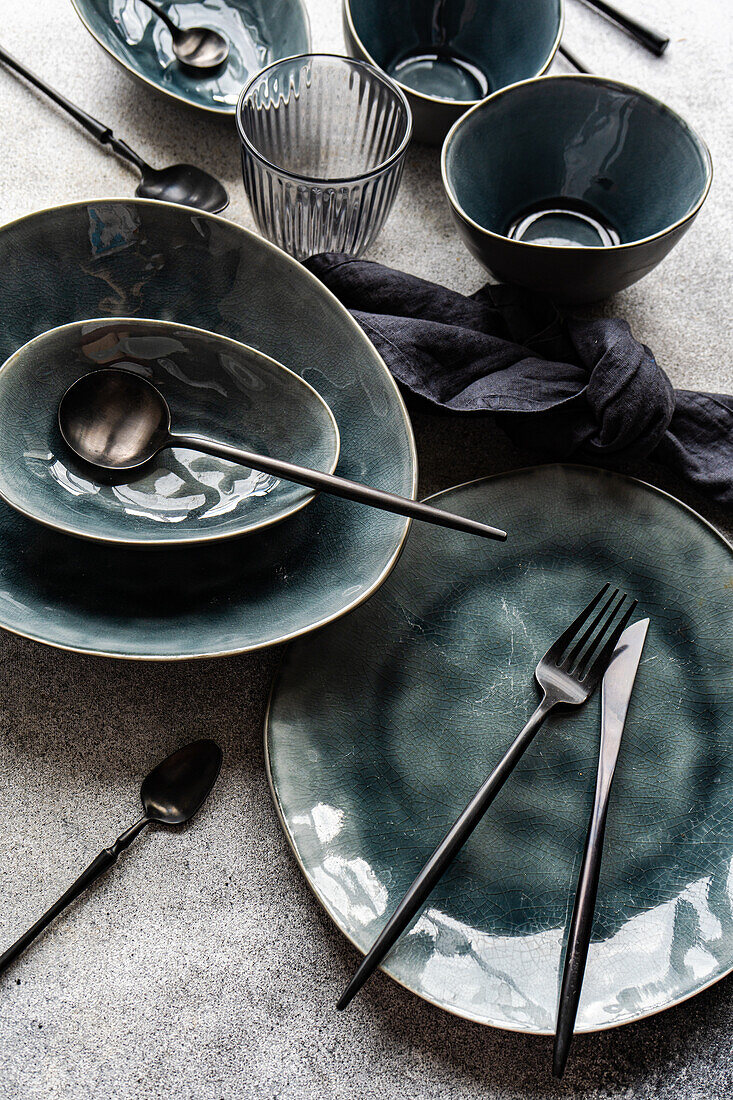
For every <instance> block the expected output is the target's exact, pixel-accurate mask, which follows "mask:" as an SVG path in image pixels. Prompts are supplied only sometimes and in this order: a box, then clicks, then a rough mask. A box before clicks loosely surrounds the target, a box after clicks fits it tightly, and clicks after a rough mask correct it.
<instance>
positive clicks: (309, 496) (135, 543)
mask: <svg viewBox="0 0 733 1100" xmlns="http://www.w3.org/2000/svg"><path fill="white" fill-rule="evenodd" d="M108 323H109V324H115V323H116V324H119V325H123V324H125V325H132V326H135V325H156V326H160V327H161V328H169V329H179V330H180V329H183V330H184V331H185V332H186V333H194V334H196V335H197V336H205V337H207V338H208V337H211V338H213V339H214V340H216V341H222V342H223V343H224V344H231V345H234V346H235V347H236V348H240V349H242V348H243V349H244V350H245V351H248V352H251V353H253V354H254V355H255V356H257V357H258V358H260V359H266V360H267V362H268V364H270V365H272V366H275V367H277V370H278V371H282V372H283V373H284V374H288V375H290V376H291V377H292V378H296V379H297V381H298V383H299V384H300V385H302V386H304V387H305V389H307V390H310V392H311V394H314V395H315V397H316V398H317V400H318V402H319V403H320V404H321V405H322V406H323V408H324V409H325V410H326V414H327V419H328V421H329V423H330V424H331V428H332V430H333V434H334V437H335V448H334V454H333V457H332V459H331V460H330V463H329V466H328V469H327V470H325V471H324V472H325V473H328V474H332V473H333V472H334V470H335V469H336V467H337V466H338V461H339V457H340V454H341V432H340V431H339V426H338V424H337V422H336V417H335V416H334V415H333V412H332V410H331V406H330V405H329V404H328V402H327V401H326V400H325V398H324V397H322V396H321V394H320V393H319V392H318V390H317V389H316V388H315V386H312V385H311V384H310V382H307V381H306V380H305V378H303V377H302V376H301V375H299V374H298V373H297V372H296V371H294V370H291V369H290V367H286V366H285V364H284V363H281V362H280V361H279V360H278V359H274V358H273V357H272V356H271V355H267V354H266V353H265V352H264V351H260V350H259V349H258V348H255V347H253V346H252V344H245V343H244V342H243V341H242V340H234V339H232V338H231V337H230V336H222V335H221V334H220V333H218V332H212V331H211V330H210V329H204V328H199V327H198V326H197V325H186V324H183V323H179V322H178V321H159V320H157V319H156V318H155V317H123V316H119V317H118V316H114V317H89V318H83V319H81V320H79V321H66V322H65V323H64V324H63V325H54V327H53V328H50V329H46V331H45V332H39V333H38V335H37V336H32V337H31V339H30V340H26V342H25V343H24V344H21V346H20V347H19V348H16V350H15V351H14V352H12V353H11V354H10V355H9V356H8V357H7V359H6V360H5V361H4V362H3V363H0V375H2V374H3V373H4V372H5V371H6V370H7V369H8V368H10V369H11V370H12V363H13V361H14V360H15V359H16V358H17V357H18V356H19V355H20V354H21V352H24V351H25V350H26V348H29V347H30V346H31V345H32V344H35V343H36V342H40V341H42V340H44V339H45V338H46V337H47V336H50V335H51V334H52V333H57V332H62V331H63V330H64V329H75V328H79V327H80V326H81V325H102V324H108ZM97 369H100V368H96V367H92V369H91V370H90V371H89V373H90V374H91V373H94V371H95V370H97ZM80 377H81V375H80ZM181 449H185V448H181ZM281 480H283V479H281ZM318 494H319V490H318V489H310V490H308V492H306V494H305V495H304V497H303V499H302V500H299V501H297V502H296V503H295V504H292V505H290V507H288V508H286V509H285V511H282V512H278V514H277V515H275V516H272V517H271V518H270V519H263V520H259V521H258V522H256V523H253V524H250V525H249V526H248V527H243V528H241V529H240V530H236V529H235V530H233V531H226V532H224V533H223V534H200V535H191V536H189V537H187V538H167V539H160V538H151V539H136V538H133V537H130V538H125V537H124V536H121V535H94V534H90V533H89V532H88V531H82V530H81V529H80V528H79V527H78V526H77V527H74V526H73V525H72V524H71V523H64V522H62V521H59V522H55V521H53V520H51V519H48V518H46V517H45V516H42V515H40V514H39V513H38V512H34V511H32V510H31V509H30V508H26V507H24V506H23V504H22V503H20V502H19V501H16V500H12V501H11V499H10V497H9V495H8V494H7V493H5V492H4V491H3V487H2V483H0V501H3V502H4V503H5V504H7V505H9V506H10V507H11V508H13V509H15V511H16V512H18V513H19V514H20V515H21V516H25V517H26V519H30V520H32V521H33V522H34V523H40V524H41V526H43V527H47V528H48V529H49V530H50V531H56V532H58V533H60V534H63V535H71V536H72V537H73V538H79V539H84V540H85V541H87V542H95V543H99V544H101V545H103V546H127V547H130V548H138V549H140V550H144V549H146V548H150V549H153V548H155V547H157V548H159V549H163V548H165V547H172V546H202V545H207V544H209V543H212V542H225V541H226V540H227V539H233V538H243V537H246V536H247V535H251V534H254V533H255V532H256V531H263V530H265V528H267V527H272V526H273V525H274V524H276V523H281V522H282V521H283V520H285V519H288V518H289V517H290V516H293V515H296V514H297V513H298V512H300V511H302V510H303V508H306V507H307V506H308V505H309V504H311V503H312V502H313V501H314V500H315V498H316V497H317V496H318Z"/></svg>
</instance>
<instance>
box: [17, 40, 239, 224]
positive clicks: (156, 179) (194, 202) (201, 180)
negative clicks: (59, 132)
mask: <svg viewBox="0 0 733 1100" xmlns="http://www.w3.org/2000/svg"><path fill="white" fill-rule="evenodd" d="M0 61H4V62H5V64H6V65H7V66H8V67H9V68H10V69H14V70H15V72H17V73H20V75H21V76H23V77H25V79H26V80H28V81H29V82H30V83H31V84H33V85H34V86H35V87H36V88H39V89H40V91H42V92H44V93H45V94H46V95H47V96H49V97H50V98H51V99H52V100H53V101H54V103H58V105H59V107H62V108H63V109H64V110H65V111H68V113H69V114H70V115H71V116H72V117H73V118H75V119H76V121H77V122H79V123H81V125H82V126H83V127H84V129H85V130H88V131H89V133H90V134H92V135H93V136H94V137H95V138H96V139H97V141H99V142H101V143H102V145H109V146H111V147H112V149H114V151H115V153H117V155H118V156H120V157H124V159H125V160H127V161H129V162H130V164H134V165H135V167H136V168H137V169H138V171H139V172H140V174H141V176H142V178H141V180H140V182H139V184H138V185H137V188H136V190H135V194H136V195H137V196H138V198H141V199H161V200H162V201H163V202H176V203H179V204H180V205H181V206H193V207H195V208H196V209H197V210H207V211H208V212H209V213H210V214H218V213H219V212H220V211H221V210H223V209H224V208H225V207H226V206H228V204H229V196H228V194H227V193H226V190H225V189H224V188H223V187H222V185H221V184H220V183H219V181H218V180H217V179H214V177H213V176H211V175H209V173H208V172H204V170H203V168H196V167H195V166H194V165H193V164H172V165H170V167H169V168H152V167H151V166H150V165H149V164H147V163H146V161H144V160H143V158H142V157H141V156H140V155H139V154H138V153H136V152H135V151H134V149H131V148H130V146H129V145H128V144H127V143H126V142H124V141H121V140H120V138H116V137H115V136H114V134H113V133H112V131H111V129H110V128H109V126H105V125H104V123H103V122H100V121H99V120H98V119H96V118H93V117H92V116H91V115H88V114H87V113H86V111H82V109H81V107H77V106H76V104H74V103H72V102H71V101H70V100H68V99H66V97H65V96H62V95H61V93H60V92H57V91H56V89H55V88H52V87H51V85H50V84H47V83H46V82H45V80H41V78H40V77H39V76H36V75H35V73H32V72H31V71H30V69H26V67H25V65H23V64H21V62H20V61H17V60H16V59H15V58H14V57H13V55H12V54H9V53H8V51H7V50H5V49H3V47H2V46H0Z"/></svg>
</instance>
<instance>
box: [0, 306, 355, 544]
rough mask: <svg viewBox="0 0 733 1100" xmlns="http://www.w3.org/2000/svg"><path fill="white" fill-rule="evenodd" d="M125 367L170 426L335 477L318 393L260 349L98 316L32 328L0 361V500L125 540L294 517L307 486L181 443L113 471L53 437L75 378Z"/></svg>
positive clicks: (333, 444)
mask: <svg viewBox="0 0 733 1100" xmlns="http://www.w3.org/2000/svg"><path fill="white" fill-rule="evenodd" d="M112 366H113V367H116V368H118V369H121V370H129V371H133V372H134V373H136V374H141V375H142V376H143V377H144V378H147V379H148V380H149V381H150V382H152V383H153V384H154V385H155V386H157V387H158V389H159V390H160V391H161V393H162V394H163V396H164V397H165V399H166V401H167V402H168V407H169V408H170V410H171V417H172V422H173V430H174V431H181V432H189V433H192V434H195V435H203V436H207V437H208V438H210V439H216V440H219V441H220V442H222V443H227V444H229V445H231V446H235V447H236V446H241V447H245V448H247V449H248V450H252V451H257V452H259V453H262V454H268V455H272V456H274V457H277V458H284V459H286V460H287V461H290V462H297V463H299V464H300V465H301V466H308V467H310V468H312V469H316V470H324V471H326V472H327V473H332V472H333V471H334V469H335V468H336V463H337V461H338V453H339V433H338V427H337V426H336V421H335V420H334V418H333V415H332V413H331V410H330V409H329V407H328V405H326V403H325V401H324V400H323V398H321V397H320V396H319V394H318V393H316V391H315V390H314V389H313V387H312V386H309V385H308V383H307V382H305V381H304V380H303V379H302V378H300V377H299V376H298V375H297V374H294V373H293V372H292V371H289V370H287V369H286V368H285V367H283V366H282V364H280V363H277V362H276V361H275V360H274V359H270V358H269V356H267V355H263V354H262V353H261V352H258V351H255V350H254V348H249V347H246V346H245V345H244V344H240V343H237V342H236V341H234V340H227V339H225V338H224V337H223V336H217V335H215V334H214V333H211V332H204V331H202V330H201V329H195V328H191V327H189V326H187V325H178V324H175V323H173V322H169V321H152V320H142V319H140V318H101V319H96V320H90V321H76V322H73V323H72V324H68V325H62V326H61V327H59V328H55V329H51V330H50V331H49V332H46V333H43V334H42V335H41V336H37V337H36V338H35V339H34V340H31V341H30V342H29V343H27V344H25V345H24V346H23V347H22V348H19V350H18V351H16V352H15V354H14V355H11V357H10V358H9V359H8V360H7V361H6V363H5V364H4V365H3V367H2V368H1V369H0V497H2V498H3V499H4V500H5V501H7V503H8V504H10V505H11V506H12V507H13V508H16V509H17V510H18V511H19V512H21V513H22V514H23V515H25V516H28V517H29V518H30V519H35V520H37V521H38V522H39V523H45V524H46V525H47V526H49V527H53V528H55V529H56V530H58V531H64V532H66V533H67V534H71V535H78V536H80V537H82V538H89V539H94V540H96V541H98V542H115V543H122V544H124V545H127V546H133V545H137V546H172V545H175V544H177V543H184V542H185V543H191V542H211V541H213V540H215V539H222V538H229V537H231V536H233V535H241V534H244V533H252V532H254V531H258V530H261V529H262V528H264V527H269V526H270V525H271V524H273V523H277V522H278V521H280V520H283V519H285V518H286V517H287V516H290V515H293V513H294V512H297V511H299V510H300V509H301V508H304V507H305V506H306V505H307V504H309V503H310V501H312V500H313V499H314V497H315V495H316V494H315V492H314V491H313V490H312V489H308V488H306V487H305V486H303V485H296V484H294V483H293V482H288V481H281V480H279V479H278V478H276V477H271V476H270V475H268V474H263V473H259V472H258V471H256V470H250V469H245V468H244V467H242V466H239V465H237V464H236V463H233V462H227V461H225V460H224V459H221V458H215V457H214V456H212V455H205V454H201V453H200V452H198V451H191V450H187V449H185V448H182V447H174V448H167V449H166V450H164V451H161V452H160V453H159V454H157V455H156V456H155V458H154V459H152V461H151V462H149V463H147V464H146V465H145V466H144V467H142V468H141V469H139V470H134V471H130V472H128V473H126V474H124V475H120V476H118V477H116V478H114V477H111V475H108V474H106V473H105V472H102V473H101V474H100V471H97V470H93V469H92V468H91V467H88V466H87V465H86V464H85V463H82V462H80V461H79V460H78V459H76V457H75V456H74V455H73V454H72V453H71V451H70V450H69V448H68V447H67V446H66V445H65V443H64V441H63V439H62V438H61V435H60V432H59V429H58V422H57V413H58V408H59V403H60V401H61V398H62V397H63V395H64V393H65V392H66V390H67V389H68V388H69V386H71V385H72V384H73V383H74V382H76V380H77V379H78V378H81V377H82V376H83V375H85V374H87V373H89V371H94V370H98V369H100V368H103V367H112Z"/></svg>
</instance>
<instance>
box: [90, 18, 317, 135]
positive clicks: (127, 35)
mask: <svg viewBox="0 0 733 1100" xmlns="http://www.w3.org/2000/svg"><path fill="white" fill-rule="evenodd" d="M72 3H73V5H74V7H75V9H76V12H77V14H78V16H79V18H80V19H81V20H82V22H83V23H84V25H85V27H86V28H87V30H88V31H90V33H91V34H92V35H93V36H94V37H95V38H96V40H97V42H99V44H100V46H103V47H104V49H105V50H106V51H107V53H109V54H111V56H112V57H113V58H114V59H115V60H116V61H118V62H119V63H120V64H121V65H122V66H123V67H124V68H125V69H127V70H128V71H129V72H131V73H133V74H134V75H135V76H138V77H140V78H141V79H142V80H144V81H145V82H146V83H147V84H152V85H154V86H155V87H156V88H159V89H160V91H162V92H165V93H166V94H167V95H171V96H173V97H174V98H175V99H181V100H183V101H184V102H186V103H190V104H191V105H192V106H194V107H202V108H204V109H206V110H208V111H216V112H217V113H219V114H230V115H233V114H234V109H235V107H236V105H237V99H238V98H239V93H240V91H241V90H242V85H243V84H246V82H247V80H248V79H249V77H250V76H251V75H252V74H253V73H256V72H257V70H258V69H261V68H262V67H263V66H264V65H269V63H270V62H271V61H275V60H276V59H277V58H279V57H289V56H290V55H291V54H296V53H304V52H305V51H306V50H308V49H310V28H309V25H308V16H307V14H306V10H305V7H304V5H303V3H302V0H158V3H159V5H160V7H161V8H163V10H164V11H166V12H168V13H169V14H170V16H171V18H172V19H173V20H174V21H175V22H177V23H179V24H180V26H181V27H184V28H185V27H211V28H213V29H214V30H217V31H219V32H220V33H221V34H223V35H224V36H225V37H226V39H227V41H228V42H229V46H230V49H229V56H228V58H227V60H226V61H225V62H224V64H223V65H221V66H220V67H219V68H217V69H214V70H212V71H205V70H201V69H198V70H196V69H191V68H187V67H186V66H184V65H181V63H180V62H179V61H178V60H177V59H176V57H175V56H174V54H173V48H172V42H171V35H170V31H169V30H168V29H167V27H166V26H165V25H164V24H163V22H162V20H160V19H159V18H158V17H157V16H156V15H155V14H154V13H153V12H152V11H151V10H150V8H148V7H147V6H146V5H145V4H143V3H141V0H72Z"/></svg>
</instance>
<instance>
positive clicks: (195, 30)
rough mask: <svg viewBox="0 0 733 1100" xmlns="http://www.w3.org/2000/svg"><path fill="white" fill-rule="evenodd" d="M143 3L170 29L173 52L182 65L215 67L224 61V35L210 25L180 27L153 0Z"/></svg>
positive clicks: (226, 52) (145, 0) (225, 48)
mask: <svg viewBox="0 0 733 1100" xmlns="http://www.w3.org/2000/svg"><path fill="white" fill-rule="evenodd" d="M143 4H145V5H146V6H147V7H148V8H150V10H151V11H152V12H154V13H155V14H156V15H157V16H158V18H159V19H161V20H162V21H163V22H164V23H165V25H166V27H167V28H168V30H169V31H170V36H171V46H172V48H173V54H174V56H175V57H176V58H177V60H178V61H180V63H181V64H182V65H188V66H190V67H191V68H192V69H216V68H217V67H218V66H219V65H222V64H223V63H224V62H225V61H226V59H227V57H228V56H229V43H228V42H227V40H226V38H225V37H224V35H222V34H219V32H218V31H214V30H212V29H211V28H210V27H180V26H179V25H178V23H174V22H173V20H172V19H171V17H170V15H169V14H168V12H167V11H165V10H164V9H163V8H161V7H160V6H159V5H158V4H155V3H153V0H143Z"/></svg>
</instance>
